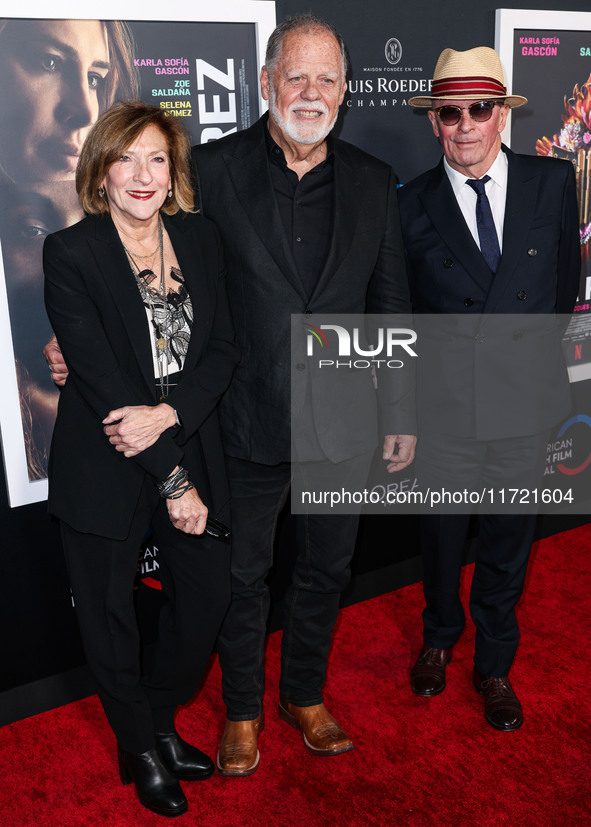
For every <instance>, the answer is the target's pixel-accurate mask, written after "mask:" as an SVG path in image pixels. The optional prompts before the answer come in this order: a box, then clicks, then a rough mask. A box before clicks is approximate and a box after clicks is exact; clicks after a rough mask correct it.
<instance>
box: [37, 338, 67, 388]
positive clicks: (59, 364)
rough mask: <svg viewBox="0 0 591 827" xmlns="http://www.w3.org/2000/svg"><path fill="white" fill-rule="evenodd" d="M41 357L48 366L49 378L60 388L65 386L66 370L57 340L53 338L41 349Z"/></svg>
mask: <svg viewBox="0 0 591 827" xmlns="http://www.w3.org/2000/svg"><path fill="white" fill-rule="evenodd" d="M43 355H44V356H45V361H46V362H47V364H48V365H49V370H50V371H51V378H52V379H53V381H54V382H55V384H56V385H58V386H59V387H60V388H61V387H63V386H64V385H65V384H66V379H67V378H68V368H67V367H66V363H65V362H64V357H63V356H62V352H61V350H60V346H59V345H58V343H57V339H56V337H55V336H53V337H52V338H51V339H50V340H49V342H47V344H46V345H45V347H44V348H43Z"/></svg>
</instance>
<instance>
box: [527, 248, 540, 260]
mask: <svg viewBox="0 0 591 827" xmlns="http://www.w3.org/2000/svg"><path fill="white" fill-rule="evenodd" d="M527 254H528V256H531V257H532V258H533V257H534V256H537V254H538V251H537V250H536V248H535V247H530V248H529V250H528V251H527Z"/></svg>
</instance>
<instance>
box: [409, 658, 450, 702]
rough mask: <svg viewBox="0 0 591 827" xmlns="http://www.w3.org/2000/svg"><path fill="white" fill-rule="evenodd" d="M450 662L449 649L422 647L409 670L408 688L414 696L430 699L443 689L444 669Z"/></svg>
mask: <svg viewBox="0 0 591 827" xmlns="http://www.w3.org/2000/svg"><path fill="white" fill-rule="evenodd" d="M450 661H451V649H433V648H432V647H431V646H423V648H422V649H421V654H420V655H419V657H418V658H417V662H416V663H415V665H414V666H413V668H412V669H411V670H410V688H411V689H412V691H413V692H414V693H415V695H422V696H423V697H424V698H432V697H433V695H439V693H440V692H443V690H444V689H445V667H446V666H447V664H448V663H450Z"/></svg>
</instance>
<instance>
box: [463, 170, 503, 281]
mask: <svg viewBox="0 0 591 827" xmlns="http://www.w3.org/2000/svg"><path fill="white" fill-rule="evenodd" d="M487 181H490V175H485V176H484V177H483V178H478V179H474V178H469V179H468V180H467V181H466V183H467V184H468V186H470V187H472V189H473V190H474V192H475V193H476V196H477V198H478V200H477V201H476V225H477V227H478V238H479V239H480V252H481V253H482V255H483V256H484V260H485V261H486V263H487V264H488V266H489V267H490V269H491V270H492V271H493V273H496V272H497V267H498V266H499V260H500V258H501V250H500V247H499V239H498V237H497V231H496V228H495V222H494V221H493V217H492V212H491V210H490V204H489V201H488V198H487V195H486V192H485V191H484V185H485V184H486V182H487Z"/></svg>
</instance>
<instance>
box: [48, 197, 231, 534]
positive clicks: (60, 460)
mask: <svg viewBox="0 0 591 827" xmlns="http://www.w3.org/2000/svg"><path fill="white" fill-rule="evenodd" d="M162 217H163V220H164V225H165V227H166V229H167V231H168V234H169V237H170V240H171V242H172V245H173V247H174V251H175V253H176V256H177V259H178V263H179V266H180V268H181V271H182V274H183V277H184V279H185V284H186V286H187V289H188V291H189V294H190V296H191V301H192V304H193V310H194V323H193V329H192V335H191V342H190V345H189V350H188V353H187V357H186V361H185V366H184V370H183V376H182V380H181V382H180V383H179V385H178V386H177V387H176V388H175V389H173V390H171V392H170V394H169V396H168V398H167V400H166V401H167V402H168V403H169V404H170V405H171V406H172V407H173V408H175V409H176V410H177V412H178V414H179V417H180V419H181V422H182V427H181V428H178V427H175V428H170V429H168V430H167V431H165V432H164V433H163V434H162V435H161V436H160V438H159V439H158V440H157V441H156V443H154V445H152V446H151V447H150V448H148V449H147V450H145V451H143V452H142V453H141V454H139V455H138V456H137V457H134V458H129V459H127V458H126V457H124V456H123V454H122V453H119V452H117V451H116V450H115V449H114V448H113V446H112V445H111V444H110V443H109V441H108V439H107V437H106V436H105V434H104V432H103V425H102V420H103V419H104V418H105V417H106V415H107V414H108V412H109V411H111V410H113V409H115V408H119V407H122V406H124V405H154V404H157V402H158V401H159V400H158V393H157V390H156V387H155V380H154V367H153V359H152V353H151V347H150V339H149V332H148V324H147V319H146V312H145V308H144V305H143V303H142V300H141V297H140V294H139V291H138V288H137V285H136V282H135V278H134V276H133V274H132V272H131V269H130V266H129V263H128V260H127V257H126V254H125V251H124V249H123V246H122V244H121V242H120V240H119V236H118V234H117V231H116V229H115V226H114V224H113V221H112V220H111V218H110V216H108V215H104V216H89V217H87V218H85V219H83V220H82V221H81V222H80V223H78V224H75V225H74V226H72V227H68V228H67V229H65V230H61V231H60V232H58V233H54V234H53V235H50V236H48V237H47V239H46V241H45V246H44V249H43V267H44V271H45V304H46V308H47V313H48V316H49V320H50V322H51V324H52V327H53V329H54V331H55V333H56V335H57V338H58V342H59V345H60V347H61V349H62V352H63V354H64V358H65V361H66V364H67V366H68V370H69V376H68V380H67V382H66V385H65V387H64V388H63V390H62V392H61V395H60V401H59V408H58V414H57V421H56V424H55V429H54V434H53V441H52V449H51V455H50V461H49V510H50V513H52V514H54V515H55V516H56V517H58V518H59V519H61V520H64V521H65V522H66V523H68V524H69V525H70V526H72V527H73V528H75V529H76V530H78V531H82V532H89V533H93V534H99V535H102V536H105V537H111V538H113V539H124V538H125V537H126V536H127V533H128V531H129V527H130V523H131V519H132V517H133V513H134V509H135V506H136V504H137V501H138V497H139V493H140V489H141V486H142V484H143V482H144V479H145V477H146V475H147V474H148V475H150V477H151V478H153V479H154V481H160V480H162V479H165V478H166V477H167V476H168V475H169V474H170V472H171V471H172V469H173V468H174V467H175V466H176V465H177V464H182V465H183V466H184V467H186V468H187V469H188V470H189V472H190V475H191V479H193V481H194V482H195V484H196V486H197V490H198V491H199V493H200V494H204V495H205V497H204V499H205V498H207V499H210V501H209V502H206V505H207V506H208V507H209V509H210V511H211V513H212V514H219V512H220V510H221V509H222V508H223V507H224V505H225V504H226V503H227V500H228V497H229V493H228V486H227V481H226V477H225V470H224V459H223V452H222V447H221V440H220V433H219V426H218V420H217V411H216V406H217V403H218V401H219V399H220V397H221V395H222V394H223V392H224V391H225V389H226V388H227V386H228V383H229V381H230V377H231V375H232V371H233V369H234V366H235V364H236V361H237V358H238V351H237V348H236V346H235V344H234V334H233V329H232V322H231V316H230V312H229V309H228V303H227V296H226V290H225V278H224V268H223V257H222V251H221V245H220V240H219V236H218V234H217V231H216V229H215V227H214V225H213V224H212V223H211V222H209V221H208V220H207V219H204V218H203V217H201V216H199V215H188V214H185V213H178V214H177V215H174V216H166V215H163V216H162ZM200 489H201V490H200Z"/></svg>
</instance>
